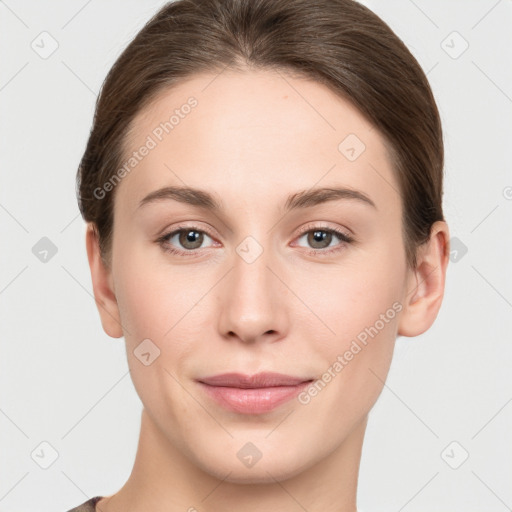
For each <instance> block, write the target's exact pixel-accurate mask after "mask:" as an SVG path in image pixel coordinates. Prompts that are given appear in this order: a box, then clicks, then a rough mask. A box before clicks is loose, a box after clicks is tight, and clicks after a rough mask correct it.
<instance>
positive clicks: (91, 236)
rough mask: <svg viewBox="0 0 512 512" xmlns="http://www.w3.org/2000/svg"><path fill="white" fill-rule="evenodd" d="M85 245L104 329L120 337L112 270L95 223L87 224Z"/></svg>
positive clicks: (114, 336) (121, 334)
mask: <svg viewBox="0 0 512 512" xmlns="http://www.w3.org/2000/svg"><path fill="white" fill-rule="evenodd" d="M85 245H86V247H87V258H88V260H89V268H90V270H91V279H92V287H93V291H94V299H95V301H96V306H97V307H98V311H99V313H100V318H101V324H102V326H103V330H104V331H105V332H106V333H107V334H108V335H109V336H110V337H112V338H120V337H121V336H123V329H122V326H121V316H120V314H119V307H118V305H117V300H116V296H115V292H114V286H113V278H112V271H111V270H110V269H108V268H107V267H106V266H105V264H104V262H103V260H102V258H101V254H100V248H99V241H98V235H97V232H96V229H95V226H94V224H93V223H88V225H87V231H86V233H85Z"/></svg>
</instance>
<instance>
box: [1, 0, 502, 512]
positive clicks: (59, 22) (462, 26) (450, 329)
mask: <svg viewBox="0 0 512 512" xmlns="http://www.w3.org/2000/svg"><path fill="white" fill-rule="evenodd" d="M163 3H164V2H162V1H155V0H152V1H142V0H139V1H135V0H124V1H122V2H121V1H120V0H115V1H114V0H107V1H101V2H100V1H99V0H89V1H84V0H73V1H67V2H64V1H61V2H58V1H47V2H36V1H35V0H31V1H21V0H8V1H7V2H2V1H0V48H1V65H0V119H1V123H0V162H1V164H0V173H1V187H0V230H1V233H0V235H1V240H2V249H3V250H2V251H1V257H2V259H1V265H0V343H1V357H0V365H1V366H0V384H1V390H2V395H1V402H0V447H1V460H2V464H1V465H0V510H1V511H14V510H16V511H20V510H23V511H35V510H37V511H39V512H45V511H48V512H49V511H57V510H62V511H64V510H67V509H68V508H71V507H72V506H76V505H78V504H79V503H82V502H83V501H85V500H86V499H88V498H89V497H91V496H93V495H97V494H101V495H108V494H111V493H113V492H115V491H117V490H118V489H119V488H120V487H121V486H122V485H123V484H124V482H125V481H126V479H127V478H128V476H129V474H130V471H131V468H132V465H133V461H134V455H135V451H136V446H137V439H138V432H139V421H140V411H141V404H140V401H139V399H138V396H137V395H136V392H135V389H134V388H133V385H132V383H131V380H130V377H129V373H128V367H127V364H126V354H125V349H124V340H123V339H122V338H121V339H118V340H114V339H112V338H109V337H108V336H107V335H106V334H105V333H104V332H103V330H102V328H101V324H100V320H99V315H98V313H97V310H96V306H95V303H94V300H93V298H92V287H91V283H90V274H89V268H88V265H87V258H86V252H85V245H84V234H85V225H84V223H83V221H82V219H81V217H80V216H79V213H78V207H77V203H76V199H75V189H74V187H75V181H74V180H75V172H76V167H77V165H78V161H79V159H80V156H81V154H82V151H83V149H84V146H85V143H86V140H87V136H88V133H89V129H90V126H91V121H92V114H93V107H94V102H95V98H96V95H97V92H98V91H99V88H100V85H101V83H102V81H103V79H104V77H105V75H106V73H107V71H108V70H109V68H110V66H111V65H112V63H113V62H114V60H115V58H116V57H117V56H118V55H119V53H120V52H121V50H122V49H123V48H124V47H125V46H126V45H127V44H128V42H129V41H130V40H131V38H132V37H133V36H134V35H135V34H136V32H137V31H138V30H139V29H140V28H141V26H142V25H143V23H145V21H147V20H148V19H149V18H150V16H151V15H152V14H153V13H154V12H155V11H156V10H157V9H158V8H159V7H160V6H161V5H163ZM362 3H364V4H365V5H367V6H368V7H370V8H371V9H372V10H374V11H375V12H376V13H377V14H379V15H380V16H381V17H382V18H383V19H384V20H385V21H386V22H387V23H389V24H390V26H391V28H393V29H394V30H395V31H396V33H397V34H398V35H399V37H401V38H402V39H403V40H404V42H405V43H406V44H407V45H408V47H409V48H410V49H411V51H412V53H413V54H414V55H415V56H416V57H417V59H418V60H419V62H420V64H421V65H422V67H423V68H424V69H425V71H426V72H428V77H429V80H430V82H431V85H432V88H433V91H434V95H435V97H436V100H437V102H438V105H439V109H440V112H441V116H442V120H443V127H444V132H445V144H446V181H445V197H444V208H445V215H446V219H447V221H448V224H449V227H450V232H451V236H452V237H454V238H456V239H457V240H452V243H453V246H454V248H457V249H458V252H457V254H455V253H454V254H453V255H452V259H453V261H452V262H451V263H450V265H449V269H448V275H447V285H446V294H445V299H444V303H443V306H442V309H441V312H440V314H439V316H438V318H437V320H436V322H435V324H434V325H433V327H432V328H431V329H430V330H429V331H427V332H426V333H424V334H423V335H421V336H418V337H416V338H399V340H398V341H397V346H396V352H395V358H394V360H393V364H392V367H391V370H390V373H389V376H388V380H387V382H386V385H385V388H384V390H383V392H382V394H381V396H380V398H379V400H378V402H377V404H376V405H375V407H374V409H373V410H372V412H371V414H370V421H369V425H368V430H367V436H366V440H365V445H364V449H363V457H362V461H361V472H360V485H359V492H358V499H359V506H360V507H359V508H360V511H373V510H379V511H396V512H398V511H402V510H405V511H411V512H412V511H427V510H428V511H430V512H432V511H437V510H451V511H453V512H456V511H461V512H462V511H464V512H470V511H481V510H486V511H487V512H492V511H496V512H501V511H504V510H510V509H511V507H512V485H511V482H512V442H511V435H510V432H511V426H512V403H511V401H512V382H511V379H510V361H511V356H512V347H511V343H510V341H511V336H510V331H511V327H512V314H511V313H512V273H511V271H510V262H511V261H512V243H511V238H512V237H511V234H512V173H511V161H512V149H511V148H512V126H511V125H512V123H511V119H512V30H511V27H512V1H511V0H500V1H496V0H478V1H476V0H473V1H467V0H451V1H441V0H436V1H432V0H431V1H426V0H415V1H413V0H392V1H389V0H388V1H385V2H384V1H376V0H374V1H370V0H366V1H364V2H362ZM43 31H47V32H48V33H49V34H50V35H51V36H40V34H41V32H43ZM454 31H456V32H457V33H458V34H459V35H457V34H453V32H454ZM43 37H46V39H44V40H42V39H41V38H43ZM52 39H53V40H55V41H56V42H57V43H58V48H57V49H56V51H55V52H54V53H53V54H52V55H50V56H46V57H47V58H42V57H41V56H40V53H38V52H37V51H35V49H34V48H33V47H36V48H37V49H38V51H39V52H42V51H43V50H44V49H45V50H46V51H48V50H49V49H51V44H52ZM42 41H43V42H42ZM465 41H466V42H467V44H468V45H469V46H468V48H467V49H466V50H465V51H464V52H463V53H461V51H462V50H463V49H464V48H465V46H466V43H465ZM31 45H32V46H31ZM37 45H39V47H38V46H37ZM43 45H44V49H43ZM43 237H47V238H48V239H49V240H50V241H51V243H52V244H53V245H54V246H55V249H56V250H57V252H56V253H55V254H54V255H52V252H51V249H50V252H49V253H48V255H47V256H46V260H47V261H46V262H44V261H41V260H40V258H41V257H43V254H44V253H41V252H40V251H42V250H44V249H45V248H48V241H47V240H43V241H40V240H41V239H42V238H43ZM45 244H46V245H45ZM34 246H35V247H36V248H35V249H33V248H34ZM464 248H466V249H464ZM55 249H54V250H55ZM465 250H467V252H466V253H464V251H465ZM34 253H35V254H34ZM454 442H455V443H454ZM41 443H49V445H51V446H49V445H48V444H42V445H41ZM466 455H468V458H467V460H465V461H464V462H462V461H463V459H464V457H465V456H466ZM54 457H57V458H56V460H54V461H53V458H54ZM461 462H462V464H461ZM45 465H48V467H47V468H46V469H44V468H43V467H42V466H45ZM455 466H458V467H457V468H456V469H455Z"/></svg>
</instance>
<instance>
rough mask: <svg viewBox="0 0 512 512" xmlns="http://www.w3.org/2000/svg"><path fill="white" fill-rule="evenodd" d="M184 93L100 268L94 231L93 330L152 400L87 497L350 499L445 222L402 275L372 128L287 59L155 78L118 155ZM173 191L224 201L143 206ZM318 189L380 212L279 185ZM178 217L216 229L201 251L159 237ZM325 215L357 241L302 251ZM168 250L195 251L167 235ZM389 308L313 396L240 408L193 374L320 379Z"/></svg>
mask: <svg viewBox="0 0 512 512" xmlns="http://www.w3.org/2000/svg"><path fill="white" fill-rule="evenodd" d="M212 80H213V81H212ZM190 96H194V97H195V98H196V99H197V101H198V105H197V107H195V108H194V109H193V110H192V111H191V113H190V114H189V115H188V116H185V118H184V119H181V120H180V123H179V125H177V126H176V127H175V128H174V130H173V131H172V132H170V133H169V134H167V135H166V136H165V137H164V138H163V140H162V141H161V142H159V143H158V145H157V147H155V148H154V149H152V150H151V151H150V152H149V154H148V155H147V156H145V157H144V158H143V159H142V160H141V161H140V162H139V163H138V165H137V166H136V167H135V168H134V169H132V170H131V172H130V173H129V174H127V175H126V176H125V177H124V178H123V179H122V181H121V183H120V184H119V185H117V188H116V191H115V193H116V197H115V205H114V234H113V250H112V257H111V262H110V266H105V265H104V264H103V262H102V260H101V258H100V254H99V248H98V243H97V239H96V237H95V235H94V231H93V229H92V225H89V226H88V229H87V234H86V246H87V252H88V258H89V264H90V269H91V276H92V283H93V289H94V296H95V298H96V302H97V305H98V310H99V313H100V317H101V321H102V325H103V328H104V330H105V332H106V333H107V334H108V335H109V336H111V337H114V338H119V337H121V336H124V338H125V342H126V349H127V358H128V365H129V368H130V371H131V377H132V379H133V382H134V386H135V388H136V390H137V393H138V395H139V397H140V399H141V401H142V403H143V406H144V407H143V412H142V418H141V431H140V439H139V445H138V450H137V455H136V460H135V463H134V467H133V471H132V473H131V475H130V478H129V480H128V481H127V483H126V484H125V485H124V486H123V487H122V488H121V489H120V490H119V491H118V492H117V493H115V494H113V495H110V496H107V497H105V498H103V499H102V500H101V501H100V502H99V503H98V504H97V510H101V511H105V512H121V511H124V512H131V511H142V510H152V511H154V512H159V511H164V510H165V512H173V511H186V510H189V511H190V512H192V511H193V510H198V511H209V512H217V511H225V510H244V511H245V512H255V511H268V510H280V511H285V512H287V511H290V512H292V511H299V510H304V509H306V510H308V511H310V512H313V511H322V512H330V511H336V512H340V511H344V512H345V511H351V512H353V511H355V510H356V491H357V479H358V471H359V463H360V457H361V449H362V444H363V437H364V432H365V429H366V424H367V419H368V413H369V411H370V409H371V408H372V406H373V404H374V403H375V401H376V400H377V398H378V396H379V394H380V393H381V391H382V389H383V385H384V381H385V379H386V376H387V373H388V370H389V367H390V364H391V359H392V355H393V349H394V345H395V340H396V337H397V336H398V335H404V336H417V335H419V334H421V333H423V332H424V331H426V330H427V329H428V328H429V327H430V326H431V325H432V323H433V322H434V320H435V318H436V316H437V313H438V311H439V308H440V306H441V302H442V298H443V293H444V286H445V275H446V267H447V263H448V254H449V253H448V240H449V232H448V226H447V225H446V223H445V222H437V223H436V224H434V226H433V227H432V232H431V233H432V234H431V238H430V241H429V243H427V244H425V245H424V246H422V247H421V248H420V249H419V251H418V267H417V268H416V269H414V270H413V269H409V268H408V267H407V265H406V260H405V248H404V241H403V239H402V224H401V215H402V204H401V200H400V197H399V195H398V193H397V190H398V182H397V181H396V179H395V177H394V175H393V171H392V168H391V164H390V162H389V158H388V154H387V151H386V147H385V145H384V142H383V139H382V137H381V135H380V134H379V133H378V131H377V130H376V129H374V127H372V125H371V124H370V123H369V122H368V121H367V120H366V119H365V118H364V117H363V116H362V115H361V114H360V113H359V111H358V110H356V109H355V108H354V107H353V106H351V104H350V103H348V102H347V101H345V100H343V99H341V98H339V97H338V96H336V95H335V94H334V93H333V92H332V91H330V90H329V89H327V88H326V87H324V86H323V85H321V84H319V83H317V82H314V81H309V80H305V79H302V78H297V77H295V78H293V77H292V76H289V75H287V74H285V73H284V72H276V71H268V70H265V71H262V70H259V71H254V70H246V71H243V72H235V71H225V72H223V73H222V74H220V75H218V74H213V73H212V74H201V75H195V76H194V77H193V78H191V79H188V80H187V81H184V82H182V83H180V85H179V86H177V87H175V88H173V89H169V90H165V91H164V92H162V93H161V94H160V95H159V96H158V97H157V98H156V100H155V101H154V102H153V103H152V104H151V105H150V106H149V107H147V108H146V109H145V110H144V111H143V112H142V113H141V114H140V115H139V116H138V117H137V118H136V119H135V120H134V123H133V125H132V130H131V131H130V137H129V139H128V144H127V148H129V151H130V152H131V151H133V150H136V149H137V148H139V147H140V146H141V145H142V144H144V141H145V140H146V138H147V136H148V134H151V132H152V130H153V129H154V128H155V126H157V125H158V124H159V123H160V122H162V121H163V120H166V119H168V118H169V113H170V112H172V111H173V110H174V109H176V108H179V107H180V106H181V105H183V104H184V103H186V101H187V99H188V98H189V97H190ZM348 134H356V135H357V137H358V138H359V139H360V140H361V141H364V144H365V146H366V149H365V150H364V152H363V153H361V154H360V156H359V157H358V158H357V159H356V160H354V161H349V160H348V159H347V158H346V157H345V156H344V154H342V153H341V152H340V151H339V150H338V146H339V144H340V142H341V141H343V140H344V138H345V137H346V136H347V135H348ZM370 164H371V165H370ZM372 166H373V167H372ZM375 170H378V172H375ZM170 185H174V186H188V187H195V188H200V189H201V190H205V191H208V192H210V193H211V194H214V195H215V197H216V198H217V199H218V200H219V201H220V202H221V204H222V206H223V209H222V210H221V211H219V212H215V213H213V212H211V211H208V210H206V209H204V208H199V207H197V206H193V205H191V204H184V203H181V202H178V201H175V200H172V199H162V200H160V201H156V202H153V203H148V204H146V205H145V206H143V207H138V205H139V202H140V201H141V199H142V198H143V197H145V196H146V195H147V194H149V193H150V192H152V191H154V190H157V189H159V188H161V187H166V186H170ZM312 187H345V188H350V189H356V190H359V191H361V192H362V193H364V194H365V195H367V196H368V197H370V198H371V200H372V201H373V202H374V203H375V206H376V208H373V207H371V206H370V205H368V204H365V203H364V202H362V201H357V200H354V199H342V200H339V199H338V200H332V201H327V202H324V203H322V204H318V205H315V206H312V207H309V208H302V209H298V210H294V211H290V212H288V213H285V211H284V204H285V201H286V199H287V197H288V196H289V195H290V194H294V193H296V192H297V191H299V190H304V189H310V188H312ZM182 223H186V227H189V228H190V227H191V226H193V227H194V228H195V229H196V230H210V233H211V235H210V234H204V238H203V244H202V245H200V246H199V248H198V249H195V251H194V252H195V254H196V255H195V257H191V256H187V255H175V254H170V253H169V252H165V251H164V249H163V248H162V246H161V245H159V244H158V242H156V240H157V238H158V237H159V236H160V235H162V234H165V233H169V232H170V231H172V230H173V229H176V228H177V226H178V224H180V226H181V224H182ZM326 228H338V229H341V230H343V231H345V232H347V233H350V234H352V236H353V237H354V239H355V241H354V242H352V243H345V242H343V241H342V240H340V239H339V238H338V237H337V236H336V235H332V238H331V239H328V240H326V241H325V242H323V245H322V243H318V242H317V245H313V244H314V243H315V241H314V239H313V238H312V236H313V234H312V232H314V231H316V230H319V229H326ZM308 229H309V231H307V230H308ZM302 230H304V231H302ZM186 233H187V232H185V235H186ZM308 233H309V237H308ZM247 236H251V237H253V238H254V239H255V240H256V241H257V244H259V246H261V248H262V249H263V252H262V253H261V254H260V255H259V257H258V258H256V259H255V261H253V262H252V263H247V261H246V260H245V259H244V258H242V257H241V256H240V254H239V253H238V252H237V247H239V245H240V244H241V242H243V240H244V239H245V238H246V237H247ZM185 244H186V240H185ZM167 245H168V246H173V247H174V248H176V249H178V250H180V249H181V250H182V251H187V250H188V251H190V250H191V249H190V247H192V248H193V247H194V246H193V244H191V243H190V242H189V245H186V246H184V245H183V240H182V244H180V242H179V239H178V236H174V237H173V238H172V239H171V238H169V239H168V240H167ZM242 246H243V244H242ZM195 247H198V245H196V246H195ZM250 247H252V248H251V249H250V251H252V254H256V253H255V252H254V251H255V250H256V249H255V248H254V247H257V245H253V246H250ZM333 248H335V249H337V250H335V251H333V252H330V253H326V252H325V251H326V250H328V249H333ZM308 250H309V251H315V250H316V252H313V253H311V252H309V253H308ZM322 251H324V255H322ZM393 303H398V304H400V305H401V311H399V312H398V313H396V315H394V318H392V319H388V321H387V322H385V325H384V327H383V328H381V329H380V330H379V331H378V334H377V335H375V336H374V337H373V338H369V340H368V343H367V345H366V346H364V347H363V348H362V349H361V351H360V352H358V353H357V355H354V356H353V358H352V359H351V360H350V361H348V362H347V364H346V365H344V366H343V369H342V370H341V371H338V372H337V373H336V372H333V371H332V370H331V373H334V374H335V376H334V377H332V379H331V380H330V382H329V383H328V384H327V385H326V386H325V387H324V388H323V389H322V390H321V392H319V393H318V394H317V396H315V397H312V398H311V400H310V401H309V403H307V404H303V403H300V402H299V401H298V400H297V399H293V400H291V401H289V402H286V403H285V404H283V405H281V406H279V407H278V408H276V409H274V410H273V411H271V412H269V413H266V414H255V415H245V414H237V413H234V412H231V411H227V410H225V409H224V408H222V407H220V406H219V405H217V404H216V403H215V402H213V401H212V400H211V399H210V398H209V397H207V396H206V395H205V394H203V393H202V391H201V389H200V387H199V385H198V384H197V382H196V381H195V379H197V378H200V377H205V376H209V375H214V374H218V373H224V372H228V371H237V372H241V373H247V374H254V373H258V372H260V371H277V372H281V373H285V374H290V375H295V376H301V377H304V378H315V379H320V378H322V375H323V374H324V373H325V372H326V371H327V370H328V368H329V367H331V369H332V366H333V363H334V362H335V361H336V360H337V357H338V355H340V354H341V355H343V354H344V353H345V352H346V351H347V350H348V349H349V348H350V346H351V343H352V341H353V340H354V339H356V337H357V335H358V334H359V333H361V332H362V331H364V329H365V327H368V326H371V325H375V324H376V321H377V320H378V319H379V318H380V315H381V314H386V311H388V310H389V309H390V308H391V307H392V305H393ZM148 338H149V339H150V340H151V341H152V343H154V345H155V346H157V347H158V349H159V350H160V355H159V357H157V358H156V359H155V360H154V361H153V362H152V363H151V364H150V365H148V366H146V365H144V364H142V363H141V361H140V360H139V359H138V358H137V357H136V356H135V354H134V350H135V349H136V348H137V346H138V345H139V344H140V343H141V341H142V340H144V339H148ZM359 345H361V344H359ZM247 442H252V443H253V444H254V445H255V446H256V447H257V448H258V450H259V451H260V452H261V454H262V457H261V459H260V460H259V461H258V462H257V463H256V464H254V465H253V466H252V467H246V466H245V465H244V464H242V462H241V461H240V459H239V458H238V457H237V452H238V450H240V449H241V448H242V447H243V446H244V445H245V444H246V443H247ZM192 507H193V508H192Z"/></svg>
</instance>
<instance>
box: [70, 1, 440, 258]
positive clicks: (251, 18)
mask: <svg viewBox="0 0 512 512" xmlns="http://www.w3.org/2000/svg"><path fill="white" fill-rule="evenodd" d="M226 67H229V68H232V69H238V70H243V69H250V68H259V69H277V70H284V71H287V72H289V73H292V74H294V75H296V76H302V77H304V78H309V79H313V80H315V81H317V82H320V83H322V84H324V85H326V86H328V87H329V88H330V89H331V90H333V91H335V92H336V93H337V94H338V95H340V96H341V97H343V98H344V99H346V100H348V101H350V102H351V103H352V104H353V105H354V106H355V107H356V108H358V109H359V111H360V112H361V113H362V114H363V115H364V116H365V117H366V118H367V119H369V121H370V122H371V123H372V124H373V125H374V126H375V127H376V128H377V129H378V131H379V133H380V134H381V135H382V137H383V140H384V141H385V143H386V146H387V148H388V151H389V154H390V158H391V160H392V164H393V169H394V172H395V173H396V177H397V181H398V183H399V188H400V190H399V193H400V196H401V198H402V204H403V219H402V229H403V236H404V243H405V251H406V257H407V263H408V265H409V266H410V267H411V268H415V267H416V264H417V261H416V250H417V248H418V246H420V245H421V244H423V243H424V242H426V241H428V239H429V237H430V229H431V227H432V224H433V223H434V222H435V221H437V220H444V218H443V211H442V194H443V164H444V149H443V139H442V129H441V121H440V117H439V112H438V109H437V106H436V102H435V99H434V96H433V94H432V91H431V89H430V86H429V83H428V80H427V77H426V76H425V73H424V72H423V70H422V69H421V67H420V65H419V64H418V62H417V61H416V59H415V58H414V56H413V55H412V54H411V52H410V51H409V50H408V49H407V47H406V46H405V44H404V43H403V42H402V41H401V40H400V39H399V38H398V37H397V36H396V35H395V33H394V32H393V31H392V30H391V28H390V27H389V26H388V25H387V24H386V23H385V22H384V21H382V20H381V19H380V18H379V17H378V16H377V15H376V14H374V13H373V12H372V11H370V10H369V9H368V8H366V7H365V6H363V5H361V4H359V3H358V2H356V1H354V0H178V1H175V2H169V3H168V4H166V5H165V6H164V7H163V8H162V9H160V11H158V12H157V13H156V14H155V16H153V18H152V19H150V20H149V21H148V22H147V23H146V25H145V26H144V27H143V28H142V30H141V31H140V32H139V33H138V34H137V35H136V37H135V38H134V40H133V41H132V42H131V43H130V44H129V45H128V46H127V48H126V49H125V50H124V51H123V52H122V54H121V55H120V56H119V58H118V59H117V61H116V62H115V63H114V65H113V66H112V68H111V70H110V71H109V73H108V75H107V77H106V79H105V81H104V83H103V85H102V88H101V92H100V95H99V97H98V99H97V102H96V110H95V115H94V121H93V126H92V129H91V133H90V136H89V140H88V143H87V146H86V149H85V152H84V155H83V157H82V159H81V162H80V165H79V168H78V172H77V183H76V184H77V196H78V204H79V208H80V212H81V214H82V216H83V218H84V220H85V221H87V222H92V223H93V224H94V227H95V229H96V233H97V236H98V239H99V245H100V249H101V253H102V257H103V260H104V262H105V263H106V264H107V265H110V257H111V244H112V228H113V204H114V192H115V188H113V190H112V191H109V192H108V193H106V194H104V195H105V197H101V198H98V194H97V193H95V191H97V190H98V188H99V187H102V185H103V184H104V183H107V182H108V181H109V180H110V179H111V177H112V176H113V175H114V174H115V172H116V170H118V168H119V167H120V166H121V162H122V161H123V155H124V144H125V143H126V139H127V134H128V133H129V129H130V122H131V121H132V120H133V119H134V117H135V116H136V115H137V114H138V113H139V112H141V110H143V109H144V107H145V106H146V105H148V103H149V102H151V100H152V99H154V98H155V96H156V95H157V94H158V93H159V92H161V91H162V90H163V89H166V88H169V87H172V85H173V84H176V83H177V82H179V81H180V79H184V78H185V77H191V76H192V75H194V74H196V73H199V72H220V71H221V70H223V69H225V68H226ZM340 142H341V141H340Z"/></svg>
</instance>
